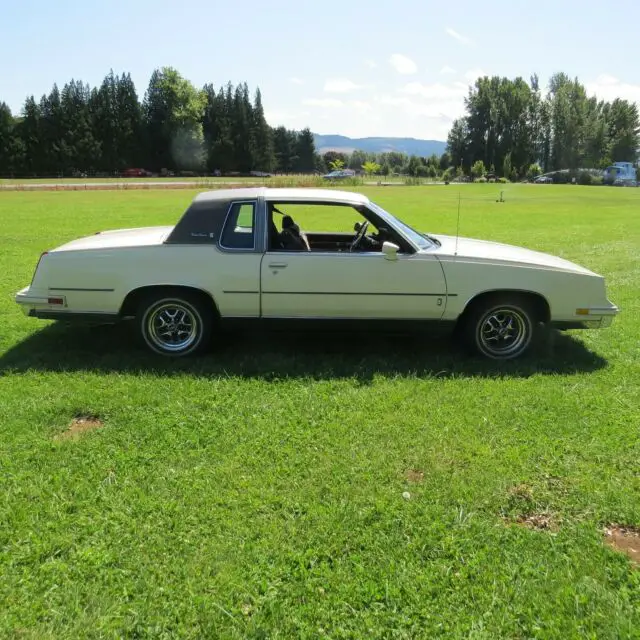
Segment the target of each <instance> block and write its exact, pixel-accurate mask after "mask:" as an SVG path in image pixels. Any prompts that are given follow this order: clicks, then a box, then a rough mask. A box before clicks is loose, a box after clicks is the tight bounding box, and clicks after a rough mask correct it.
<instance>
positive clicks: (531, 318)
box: [464, 296, 539, 360]
mask: <svg viewBox="0 0 640 640" xmlns="http://www.w3.org/2000/svg"><path fill="white" fill-rule="evenodd" d="M538 327H539V322H538V320H537V318H536V314H535V312H534V310H533V308H532V305H531V304H529V302H528V301H527V300H526V299H518V298H512V299H510V298H508V297H502V296H501V297H493V298H491V299H486V300H484V301H480V302H478V303H476V304H475V305H474V306H473V307H472V308H471V309H470V310H469V314H468V316H467V318H466V322H465V323H464V337H465V341H466V343H467V345H468V346H469V347H470V348H471V349H472V350H473V351H475V352H476V353H479V354H480V355H482V356H485V357H487V358H491V359H493V360H511V359H513V358H518V357H520V356H522V355H523V354H525V353H526V352H527V351H528V350H529V349H530V347H531V346H532V344H534V341H535V338H536V335H537V331H538Z"/></svg>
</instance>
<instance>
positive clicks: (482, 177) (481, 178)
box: [476, 176, 487, 183]
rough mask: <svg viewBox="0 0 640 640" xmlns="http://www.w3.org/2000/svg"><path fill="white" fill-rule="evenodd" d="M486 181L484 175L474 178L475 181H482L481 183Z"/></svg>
mask: <svg viewBox="0 0 640 640" xmlns="http://www.w3.org/2000/svg"><path fill="white" fill-rule="evenodd" d="M486 181H487V179H486V178H485V177H484V176H480V177H479V178H478V179H477V180H476V182H482V183H484V182H486Z"/></svg>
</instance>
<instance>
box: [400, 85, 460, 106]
mask: <svg viewBox="0 0 640 640" xmlns="http://www.w3.org/2000/svg"><path fill="white" fill-rule="evenodd" d="M401 91H402V93H406V94H407V95H410V96H418V97H420V98H423V99H426V100H435V101H438V100H456V99H458V98H460V99H462V98H464V96H465V95H467V86H466V85H465V84H463V83H461V82H454V83H453V84H442V83H441V82H436V83H434V84H422V83H420V82H409V83H408V84H406V85H405V86H404V87H403V88H402V89H401Z"/></svg>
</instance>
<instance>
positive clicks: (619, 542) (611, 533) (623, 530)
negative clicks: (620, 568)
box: [604, 525, 640, 567]
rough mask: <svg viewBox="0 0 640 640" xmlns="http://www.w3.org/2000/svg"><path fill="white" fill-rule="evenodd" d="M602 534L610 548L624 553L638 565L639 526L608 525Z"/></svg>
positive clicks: (639, 548) (639, 555) (639, 550)
mask: <svg viewBox="0 0 640 640" xmlns="http://www.w3.org/2000/svg"><path fill="white" fill-rule="evenodd" d="M604 536H605V541H606V543H607V544H608V545H609V546H610V547H611V548H612V549H615V550H616V551H621V552H622V553H625V554H626V555H627V556H629V558H630V559H631V562H632V563H633V564H634V565H635V566H636V567H640V527H623V526H620V525H610V526H608V527H607V528H606V529H605V530H604Z"/></svg>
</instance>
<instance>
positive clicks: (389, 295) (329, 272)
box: [260, 251, 447, 319]
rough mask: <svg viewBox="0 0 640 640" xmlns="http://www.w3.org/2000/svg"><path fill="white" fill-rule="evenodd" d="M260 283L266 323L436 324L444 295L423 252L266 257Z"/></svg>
mask: <svg viewBox="0 0 640 640" xmlns="http://www.w3.org/2000/svg"><path fill="white" fill-rule="evenodd" d="M260 281H261V315H262V316H263V317H265V318H343V319H346V318H363V319H440V318H441V317H442V314H443V312H444V308H445V303H446V293H447V289H446V282H445V278H444V273H443V270H442V267H441V265H440V262H439V261H438V259H437V258H436V257H435V256H434V255H430V254H428V253H425V252H422V253H415V254H405V255H402V254H398V256H397V259H396V260H389V259H387V258H386V257H385V256H384V254H382V253H380V252H371V253H348V252H332V253H330V252H327V253H322V252H307V251H304V252H281V251H274V252H267V253H265V255H264V257H263V259H262V265H261V273H260Z"/></svg>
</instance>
